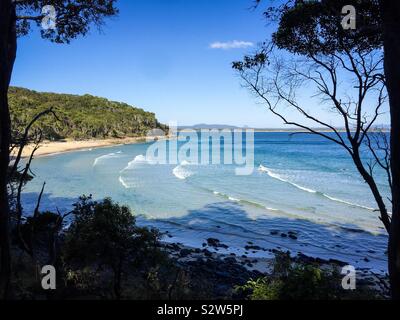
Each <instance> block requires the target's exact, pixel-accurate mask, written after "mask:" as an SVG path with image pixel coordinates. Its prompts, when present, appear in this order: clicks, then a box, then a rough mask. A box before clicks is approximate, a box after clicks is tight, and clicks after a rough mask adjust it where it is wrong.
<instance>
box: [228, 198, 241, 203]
mask: <svg viewBox="0 0 400 320" xmlns="http://www.w3.org/2000/svg"><path fill="white" fill-rule="evenodd" d="M228 199H229V200H231V201H234V202H240V199H238V198H234V197H228Z"/></svg>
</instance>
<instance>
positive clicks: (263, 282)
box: [236, 252, 383, 300]
mask: <svg viewBox="0 0 400 320" xmlns="http://www.w3.org/2000/svg"><path fill="white" fill-rule="evenodd" d="M342 277H343V276H342V275H341V274H340V272H339V269H338V268H337V266H334V265H329V266H328V265H327V266H320V265H318V264H316V263H311V262H304V261H293V259H291V258H290V255H289V254H288V253H285V252H278V253H277V254H276V255H275V259H274V261H273V268H272V272H271V274H268V276H266V277H262V278H258V279H256V280H250V281H248V282H247V283H246V284H245V285H243V286H237V287H236V290H237V291H238V292H245V293H247V298H248V299H250V300H354V299H379V298H381V299H382V298H383V296H382V295H381V293H380V292H378V291H375V290H372V289H371V288H369V287H368V286H361V287H358V288H357V290H344V289H343V288H342V287H341V283H342Z"/></svg>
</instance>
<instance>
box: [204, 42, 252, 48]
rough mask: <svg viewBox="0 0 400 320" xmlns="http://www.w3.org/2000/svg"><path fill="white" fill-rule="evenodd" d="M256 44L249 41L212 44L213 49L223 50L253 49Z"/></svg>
mask: <svg viewBox="0 0 400 320" xmlns="http://www.w3.org/2000/svg"><path fill="white" fill-rule="evenodd" d="M253 46H254V43H253V42H249V41H238V40H233V41H228V42H219V41H218V42H213V43H211V44H210V48H211V49H222V50H229V49H242V48H248V47H253Z"/></svg>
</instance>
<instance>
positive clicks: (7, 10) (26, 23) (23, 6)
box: [0, 0, 117, 297]
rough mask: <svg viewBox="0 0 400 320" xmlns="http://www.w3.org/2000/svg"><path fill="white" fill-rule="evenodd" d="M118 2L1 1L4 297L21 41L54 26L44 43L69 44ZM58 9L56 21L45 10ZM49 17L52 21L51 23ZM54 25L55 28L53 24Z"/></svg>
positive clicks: (0, 281) (0, 285)
mask: <svg viewBox="0 0 400 320" xmlns="http://www.w3.org/2000/svg"><path fill="white" fill-rule="evenodd" d="M115 2H116V0H85V1H82V0H1V2H0V249H1V257H0V258H1V263H0V268H1V270H0V294H2V295H3V296H5V297H7V294H8V292H9V285H10V276H11V257H10V238H9V232H10V230H9V219H10V208H9V196H8V190H7V184H8V181H9V176H8V172H9V169H8V168H9V164H10V146H11V123H10V111H9V107H8V96H7V93H8V89H9V86H10V80H11V75H12V71H13V66H14V62H15V59H16V55H17V38H18V37H19V36H23V35H26V34H28V33H29V31H30V29H31V27H35V26H36V27H39V28H40V27H41V25H42V23H46V22H50V24H49V26H51V27H52V28H44V29H43V28H41V29H40V32H41V36H42V38H44V39H48V40H50V41H53V42H56V43H69V42H70V40H72V39H75V38H76V37H78V36H80V35H86V34H87V33H88V31H89V30H90V28H91V27H92V26H97V27H100V26H101V25H102V23H103V21H104V18H106V17H111V16H114V15H116V14H117V9H116V7H115ZM48 5H51V6H53V8H54V13H55V20H53V19H52V18H53V17H51V16H49V13H52V12H51V11H46V10H43V9H44V8H45V6H48ZM49 17H50V18H51V19H50V20H49ZM53 22H54V24H53V25H52V23H53Z"/></svg>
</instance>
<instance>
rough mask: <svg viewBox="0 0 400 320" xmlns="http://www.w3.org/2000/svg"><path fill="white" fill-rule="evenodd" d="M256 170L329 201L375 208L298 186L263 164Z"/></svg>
mask: <svg viewBox="0 0 400 320" xmlns="http://www.w3.org/2000/svg"><path fill="white" fill-rule="evenodd" d="M258 170H259V171H261V172H266V173H267V174H268V175H269V176H270V177H271V178H274V179H278V180H280V181H282V182H286V183H288V184H290V185H292V186H294V187H296V188H298V189H300V190H303V191H307V192H310V193H315V194H319V195H321V196H323V197H325V198H327V199H329V200H331V201H335V202H339V203H343V204H347V205H349V206H352V207H359V208H362V209H366V210H371V211H374V210H375V209H374V208H371V207H367V206H363V205H360V204H357V203H352V202H349V201H346V200H342V199H338V198H335V197H331V196H329V195H327V194H325V193H322V192H318V191H316V190H313V189H309V188H306V187H303V186H300V185H298V184H296V183H294V182H291V181H289V180H286V179H284V178H282V177H281V176H280V175H279V174H277V173H275V172H273V171H272V170H271V169H269V168H267V167H265V166H263V165H260V167H259V168H258Z"/></svg>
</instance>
